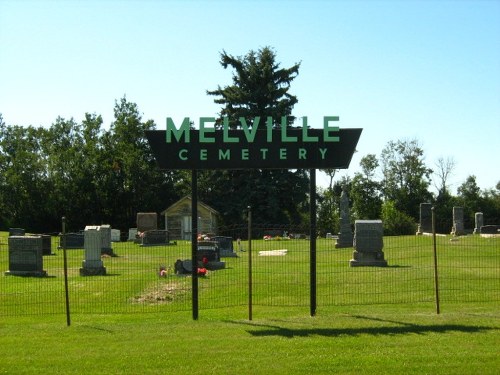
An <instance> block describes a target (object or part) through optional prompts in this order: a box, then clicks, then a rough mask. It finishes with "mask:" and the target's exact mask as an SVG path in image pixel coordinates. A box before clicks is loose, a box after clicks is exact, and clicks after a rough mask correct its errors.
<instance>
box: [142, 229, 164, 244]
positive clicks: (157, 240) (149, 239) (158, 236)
mask: <svg viewBox="0 0 500 375" xmlns="http://www.w3.org/2000/svg"><path fill="white" fill-rule="evenodd" d="M168 244H169V235H168V231H167V230H161V229H156V230H147V231H145V232H144V233H143V236H142V242H141V246H159V245H168Z"/></svg>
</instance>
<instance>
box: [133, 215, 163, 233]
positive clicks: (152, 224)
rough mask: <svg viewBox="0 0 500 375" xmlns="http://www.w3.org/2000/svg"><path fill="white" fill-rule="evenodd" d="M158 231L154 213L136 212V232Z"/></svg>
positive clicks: (156, 217)
mask: <svg viewBox="0 0 500 375" xmlns="http://www.w3.org/2000/svg"><path fill="white" fill-rule="evenodd" d="M155 229H158V215H157V214H156V212H138V213H137V231H138V232H145V231H147V230H155Z"/></svg>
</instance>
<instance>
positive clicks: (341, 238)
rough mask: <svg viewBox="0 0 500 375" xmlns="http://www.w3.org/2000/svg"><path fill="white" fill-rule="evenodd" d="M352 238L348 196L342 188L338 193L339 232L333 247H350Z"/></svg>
mask: <svg viewBox="0 0 500 375" xmlns="http://www.w3.org/2000/svg"><path fill="white" fill-rule="evenodd" d="M352 240H353V238H352V229H351V219H350V215H349V197H348V196H347V192H346V191H345V190H344V189H342V194H341V195H340V232H339V235H338V238H337V243H336V244H335V248H336V249H340V248H343V247H352Z"/></svg>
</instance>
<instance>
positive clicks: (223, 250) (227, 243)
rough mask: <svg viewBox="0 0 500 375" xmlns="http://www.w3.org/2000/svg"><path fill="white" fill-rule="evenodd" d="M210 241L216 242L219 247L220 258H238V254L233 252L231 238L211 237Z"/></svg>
mask: <svg viewBox="0 0 500 375" xmlns="http://www.w3.org/2000/svg"><path fill="white" fill-rule="evenodd" d="M212 241H215V242H217V244H218V245H219V250H220V256H221V257H233V258H235V257H238V254H236V253H235V251H234V247H233V239H232V238H231V237H224V236H214V237H212Z"/></svg>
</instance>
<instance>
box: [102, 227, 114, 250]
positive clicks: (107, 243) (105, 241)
mask: <svg viewBox="0 0 500 375" xmlns="http://www.w3.org/2000/svg"><path fill="white" fill-rule="evenodd" d="M99 232H100V233H101V254H107V255H113V248H112V247H111V225H109V224H104V225H101V226H99Z"/></svg>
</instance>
